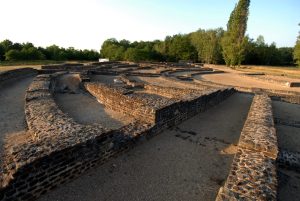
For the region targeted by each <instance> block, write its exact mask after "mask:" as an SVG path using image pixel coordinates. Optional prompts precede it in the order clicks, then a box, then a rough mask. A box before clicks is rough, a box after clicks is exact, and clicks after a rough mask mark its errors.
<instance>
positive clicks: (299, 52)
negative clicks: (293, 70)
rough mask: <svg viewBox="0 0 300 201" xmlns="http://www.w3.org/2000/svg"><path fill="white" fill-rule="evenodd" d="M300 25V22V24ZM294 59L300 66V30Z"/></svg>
mask: <svg viewBox="0 0 300 201" xmlns="http://www.w3.org/2000/svg"><path fill="white" fill-rule="evenodd" d="M299 26H300V24H299ZM294 59H295V61H296V63H297V64H298V66H299V67H300V32H299V36H298V38H297V42H296V45H295V49H294Z"/></svg>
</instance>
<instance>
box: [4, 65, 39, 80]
mask: <svg viewBox="0 0 300 201" xmlns="http://www.w3.org/2000/svg"><path fill="white" fill-rule="evenodd" d="M37 72H38V71H37V70H35V69H33V68H19V69H15V70H9V71H4V72H0V84H1V83H5V82H8V81H11V80H15V79H19V78H24V77H29V76H32V75H36V74H37Z"/></svg>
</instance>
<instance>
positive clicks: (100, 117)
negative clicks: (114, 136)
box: [55, 93, 133, 129]
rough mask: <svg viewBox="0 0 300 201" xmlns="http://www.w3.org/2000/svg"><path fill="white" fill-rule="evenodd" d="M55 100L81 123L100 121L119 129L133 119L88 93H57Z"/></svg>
mask: <svg viewBox="0 0 300 201" xmlns="http://www.w3.org/2000/svg"><path fill="white" fill-rule="evenodd" d="M55 100H56V103H57V104H58V106H59V107H60V109H61V110H62V111H63V112H65V113H68V114H69V115H70V117H72V118H73V119H74V120H75V121H77V122H78V123H81V124H95V123H99V124H101V125H103V126H104V127H105V128H109V129H117V128H120V127H122V126H123V125H126V124H129V123H130V122H132V121H133V119H132V118H129V117H128V116H125V115H123V114H121V113H119V112H115V111H113V110H110V109H107V108H105V107H104V105H102V104H100V103H99V102H98V101H97V100H96V98H94V97H92V96H91V95H90V94H87V93H79V94H68V93H65V94H56V95H55Z"/></svg>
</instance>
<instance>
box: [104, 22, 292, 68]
mask: <svg viewBox="0 0 300 201" xmlns="http://www.w3.org/2000/svg"><path fill="white" fill-rule="evenodd" d="M224 33H225V31H224V30H223V29H222V28H218V29H209V30H203V29H199V30H198V31H196V32H193V33H189V34H177V35H174V36H167V37H166V39H165V40H164V41H160V40H155V41H140V42H137V41H135V42H132V43H131V42H130V41H127V40H120V41H118V40H116V39H114V38H112V39H108V40H106V41H104V43H103V45H102V47H101V51H100V53H101V57H105V58H109V59H111V60H126V61H135V62H137V61H169V62H177V61H179V60H188V61H193V62H201V63H209V64H225V60H224V57H223V49H222V45H221V41H222V37H223V36H224ZM245 45H246V47H245V50H244V51H245V53H244V56H243V57H244V58H243V60H242V62H241V64H249V65H275V66H289V65H293V64H294V60H293V51H294V48H291V47H281V48H278V47H276V44H275V43H272V44H267V43H266V42H265V41H264V37H263V36H259V37H258V38H257V39H256V40H254V39H251V38H249V37H245Z"/></svg>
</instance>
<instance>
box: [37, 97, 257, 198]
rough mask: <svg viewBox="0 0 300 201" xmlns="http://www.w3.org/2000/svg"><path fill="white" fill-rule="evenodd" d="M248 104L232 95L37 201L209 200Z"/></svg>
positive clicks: (225, 168) (223, 173)
mask: <svg viewBox="0 0 300 201" xmlns="http://www.w3.org/2000/svg"><path fill="white" fill-rule="evenodd" d="M251 101H252V97H251V96H248V95H244V94H234V95H233V96H231V97H230V98H228V99H227V100H225V101H224V102H222V103H221V104H219V105H218V106H216V107H214V108H211V109H209V110H208V111H206V112H204V113H201V114H198V115H196V116H195V117H194V118H191V119H189V120H187V121H185V122H184V123H182V124H180V125H178V127H176V128H173V129H170V130H167V131H165V132H163V133H161V134H160V135H158V136H156V137H154V138H152V139H151V140H149V141H147V142H145V143H143V144H140V145H138V146H137V147H136V148H134V149H132V150H131V151H129V152H127V153H126V154H123V155H121V156H119V157H117V158H114V159H111V160H110V161H109V162H107V163H106V164H104V165H102V166H97V167H95V168H93V169H91V170H90V171H88V172H87V173H85V174H84V175H82V176H81V177H79V178H78V179H76V180H74V181H72V182H70V183H67V184H64V185H62V186H60V187H59V188H57V189H55V190H53V191H52V192H50V193H48V194H46V195H44V196H43V197H41V198H40V199H39V201H96V200H97V201H101V200H109V201H117V200H120V201H125V200H130V201H135V200H136V201H138V200H139V201H140V200H147V201H148V200H149V201H150V200H151V201H152V200H164V201H168V200H170V201H174V200H181V201H183V200H187V201H193V200H197V201H198V200H205V201H207V200H208V201H209V200H215V197H216V194H217V192H218V190H219V188H220V186H221V185H222V183H223V182H224V180H225V179H226V177H227V175H228V171H229V169H230V165H231V162H232V159H233V154H234V152H235V144H236V143H237V142H238V139H239V136H240V132H241V129H242V127H243V124H244V121H245V119H246V116H247V113H248V110H249V107H250V104H251ZM228 117H230V118H228Z"/></svg>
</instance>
